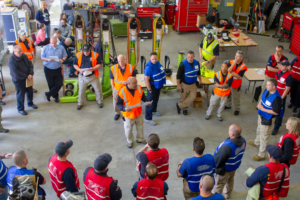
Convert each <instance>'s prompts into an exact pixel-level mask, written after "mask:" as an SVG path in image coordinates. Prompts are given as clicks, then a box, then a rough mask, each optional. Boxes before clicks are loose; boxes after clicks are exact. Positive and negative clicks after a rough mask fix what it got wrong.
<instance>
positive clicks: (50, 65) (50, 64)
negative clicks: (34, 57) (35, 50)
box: [41, 36, 67, 103]
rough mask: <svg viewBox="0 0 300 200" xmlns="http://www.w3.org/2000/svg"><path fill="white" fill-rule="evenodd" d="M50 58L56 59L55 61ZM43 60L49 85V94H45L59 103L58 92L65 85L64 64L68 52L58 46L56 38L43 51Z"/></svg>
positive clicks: (53, 37) (48, 98)
mask: <svg viewBox="0 0 300 200" xmlns="http://www.w3.org/2000/svg"><path fill="white" fill-rule="evenodd" d="M50 57H56V59H57V60H54V59H52V58H50ZM41 59H42V60H43V61H44V62H43V65H44V73H45V77H46V80H47V83H48V88H49V92H45V95H46V98H47V100H48V101H50V97H53V98H54V99H55V102H56V103H59V99H58V92H59V90H60V88H61V87H62V84H63V74H62V73H63V70H62V63H63V62H64V61H65V60H66V59H67V52H66V51H65V49H64V48H63V46H61V45H57V40H56V37H55V36H52V37H51V39H50V44H48V45H47V46H45V47H44V48H43V49H42V54H41Z"/></svg>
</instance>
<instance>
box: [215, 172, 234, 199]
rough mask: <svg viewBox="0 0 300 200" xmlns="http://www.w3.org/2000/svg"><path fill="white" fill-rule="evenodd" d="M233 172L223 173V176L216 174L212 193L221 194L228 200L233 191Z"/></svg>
mask: <svg viewBox="0 0 300 200" xmlns="http://www.w3.org/2000/svg"><path fill="white" fill-rule="evenodd" d="M235 171H236V170H234V171H232V172H225V174H224V176H221V175H218V174H216V175H215V186H214V189H213V193H218V194H223V195H224V197H225V198H226V199H229V198H230V195H231V192H232V190H233V185H234V175H235ZM224 186H225V187H224Z"/></svg>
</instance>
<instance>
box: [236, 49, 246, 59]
mask: <svg viewBox="0 0 300 200" xmlns="http://www.w3.org/2000/svg"><path fill="white" fill-rule="evenodd" d="M236 53H238V54H240V55H241V56H242V57H243V56H244V52H243V51H242V50H237V52H236Z"/></svg>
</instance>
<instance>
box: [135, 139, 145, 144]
mask: <svg viewBox="0 0 300 200" xmlns="http://www.w3.org/2000/svg"><path fill="white" fill-rule="evenodd" d="M136 142H137V143H142V144H147V141H146V140H145V139H143V140H136Z"/></svg>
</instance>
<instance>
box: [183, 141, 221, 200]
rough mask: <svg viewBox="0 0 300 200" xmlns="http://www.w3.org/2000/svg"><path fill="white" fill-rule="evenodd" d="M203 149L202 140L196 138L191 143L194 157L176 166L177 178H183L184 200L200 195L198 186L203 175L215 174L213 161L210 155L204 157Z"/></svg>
mask: <svg viewBox="0 0 300 200" xmlns="http://www.w3.org/2000/svg"><path fill="white" fill-rule="evenodd" d="M204 149H205V143H204V140H203V139H201V138H199V137H196V138H195V139H194V143H193V151H194V157H192V158H187V159H185V160H184V161H182V162H181V163H180V164H179V165H178V168H177V177H178V178H180V177H182V178H183V189H182V191H183V196H184V198H185V200H188V199H190V198H191V197H196V196H198V195H199V194H200V189H201V188H200V189H199V184H200V182H201V181H200V180H201V178H202V176H203V174H206V173H209V174H211V175H212V176H213V175H214V173H215V168H216V163H215V159H214V157H213V156H212V155H211V154H205V155H204V154H203V152H204ZM212 188H213V187H212ZM212 188H211V189H212Z"/></svg>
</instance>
